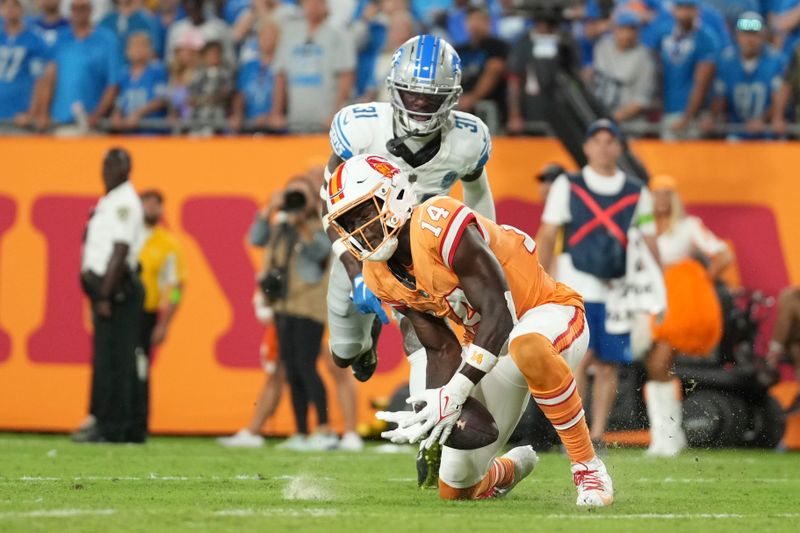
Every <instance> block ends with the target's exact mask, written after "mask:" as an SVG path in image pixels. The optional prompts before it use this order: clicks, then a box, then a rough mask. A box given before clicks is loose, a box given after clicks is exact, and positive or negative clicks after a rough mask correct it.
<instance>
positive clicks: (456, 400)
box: [375, 372, 474, 448]
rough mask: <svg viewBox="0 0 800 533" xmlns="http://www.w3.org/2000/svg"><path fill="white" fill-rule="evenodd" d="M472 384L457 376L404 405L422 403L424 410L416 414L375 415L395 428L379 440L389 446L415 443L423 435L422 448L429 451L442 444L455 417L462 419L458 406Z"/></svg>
mask: <svg viewBox="0 0 800 533" xmlns="http://www.w3.org/2000/svg"><path fill="white" fill-rule="evenodd" d="M473 387H474V384H473V383H472V381H470V379H469V378H468V377H466V376H465V375H464V374H461V373H460V372H458V373H456V375H455V376H453V378H452V379H451V380H450V381H449V382H448V383H447V385H445V386H444V387H439V388H438V389H428V390H426V391H424V392H422V393H421V394H417V395H414V396H411V397H410V398H409V399H408V400H406V403H408V404H416V403H424V404H425V406H424V407H423V408H422V409H421V410H420V411H419V412H418V413H413V412H410V411H400V412H385V411H381V412H378V413H376V415H375V416H376V417H378V419H379V420H384V421H386V422H394V423H396V424H397V425H398V428H397V429H395V430H392V431H384V432H383V433H381V436H382V437H384V438H387V439H389V440H391V441H392V442H410V443H414V442H418V441H419V440H421V439H422V438H423V437H424V436H425V435H428V433H429V432H430V434H429V435H428V438H427V439H426V440H425V444H424V446H425V448H430V447H431V446H432V445H433V444H434V443H435V442H437V441H438V442H439V443H440V444H444V443H445V442H446V441H447V439H448V438H450V433H451V432H452V431H453V426H454V425H455V423H456V421H458V417H459V416H461V406H462V405H464V402H466V401H467V397H468V396H469V393H470V391H471V390H472V388H473Z"/></svg>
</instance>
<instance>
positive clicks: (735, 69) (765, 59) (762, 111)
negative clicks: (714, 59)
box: [703, 12, 786, 140]
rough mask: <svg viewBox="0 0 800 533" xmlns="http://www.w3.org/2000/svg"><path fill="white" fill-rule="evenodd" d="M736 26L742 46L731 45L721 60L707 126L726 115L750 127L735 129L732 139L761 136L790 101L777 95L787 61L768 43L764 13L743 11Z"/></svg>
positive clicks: (733, 122) (738, 42) (735, 123)
mask: <svg viewBox="0 0 800 533" xmlns="http://www.w3.org/2000/svg"><path fill="white" fill-rule="evenodd" d="M736 28H737V31H736V42H737V44H738V47H731V48H727V49H726V50H725V51H724V52H723V53H722V57H721V58H720V60H719V64H718V67H717V79H716V81H715V83H714V93H715V98H714V102H713V104H712V115H711V116H710V117H709V118H708V120H706V121H704V127H703V129H704V130H705V131H708V130H710V129H711V128H713V126H714V125H715V122H716V120H718V119H720V118H722V119H723V120H724V121H725V122H727V123H729V124H733V125H737V126H744V128H745V130H746V131H745V132H734V133H732V134H731V135H729V136H728V137H729V138H730V139H732V140H741V139H760V138H764V136H765V135H764V134H765V130H766V126H767V124H768V122H769V121H770V120H773V121H775V120H776V119H777V120H778V121H780V118H781V117H783V115H784V112H785V106H786V102H785V101H783V102H780V101H779V99H777V98H775V95H776V94H777V92H778V91H779V90H780V88H781V85H782V83H783V78H782V75H783V71H784V61H783V59H782V57H781V55H780V54H779V53H778V52H777V51H775V50H774V49H773V48H772V47H770V46H768V45H767V44H766V41H767V35H766V25H765V23H764V19H763V18H762V17H761V15H760V14H758V13H755V12H746V13H744V14H742V16H741V17H740V18H739V20H738V22H737V24H736Z"/></svg>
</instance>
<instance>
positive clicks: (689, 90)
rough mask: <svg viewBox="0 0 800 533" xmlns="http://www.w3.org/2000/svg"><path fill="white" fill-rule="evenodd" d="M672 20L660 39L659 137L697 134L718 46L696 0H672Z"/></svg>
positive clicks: (670, 138) (686, 136) (679, 136)
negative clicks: (661, 85)
mask: <svg viewBox="0 0 800 533" xmlns="http://www.w3.org/2000/svg"><path fill="white" fill-rule="evenodd" d="M673 16H674V17H675V23H674V25H673V28H672V31H671V32H670V33H669V34H668V35H667V36H666V37H664V38H663V39H662V40H661V63H662V69H663V77H664V82H663V83H664V87H663V104H664V116H663V117H662V121H661V125H662V133H661V137H662V138H663V139H667V140H675V139H678V138H691V137H697V136H699V129H698V128H697V123H696V119H697V118H698V116H699V114H700V112H701V111H702V109H703V106H704V104H705V102H706V97H707V96H708V93H709V89H710V88H711V85H712V82H713V81H714V70H715V62H716V59H717V52H718V45H717V42H716V40H715V39H714V37H713V36H712V35H711V34H710V33H709V32H708V31H706V30H705V29H704V28H703V27H702V26H701V25H700V20H699V10H698V5H697V0H675V2H674V8H673Z"/></svg>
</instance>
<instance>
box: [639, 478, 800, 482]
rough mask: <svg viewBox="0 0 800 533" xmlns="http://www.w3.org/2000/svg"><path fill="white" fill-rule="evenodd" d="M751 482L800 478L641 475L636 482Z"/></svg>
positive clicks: (796, 479)
mask: <svg viewBox="0 0 800 533" xmlns="http://www.w3.org/2000/svg"><path fill="white" fill-rule="evenodd" d="M743 481H745V482H750V483H800V479H798V478H795V479H792V478H788V477H772V478H758V477H757V478H750V479H748V478H737V479H735V480H734V479H731V478H710V477H700V478H673V477H666V478H663V479H654V478H649V477H640V478H639V479H637V480H636V481H635V482H636V483H720V482H736V483H741V482H743Z"/></svg>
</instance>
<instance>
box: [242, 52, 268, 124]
mask: <svg viewBox="0 0 800 533" xmlns="http://www.w3.org/2000/svg"><path fill="white" fill-rule="evenodd" d="M274 84H275V72H274V71H273V70H272V67H271V66H270V65H264V64H262V63H261V60H260V59H254V60H252V61H248V62H247V63H245V64H244V65H242V66H241V68H240V69H239V75H238V77H237V80H236V87H237V89H238V90H239V92H241V93H242V96H244V118H245V120H251V119H254V118H256V117H258V116H260V115H264V114H266V113H269V112H270V111H271V110H272V89H273V86H274Z"/></svg>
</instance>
